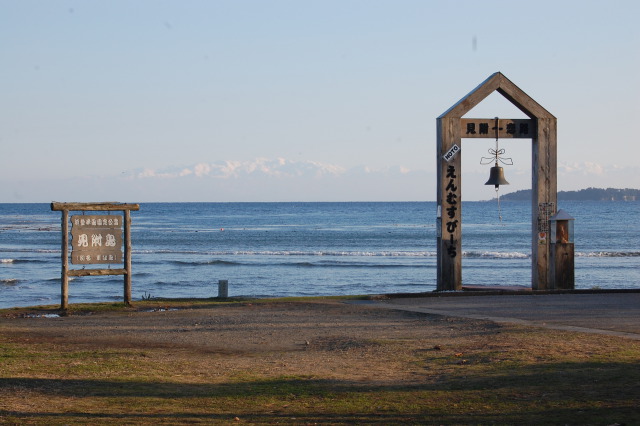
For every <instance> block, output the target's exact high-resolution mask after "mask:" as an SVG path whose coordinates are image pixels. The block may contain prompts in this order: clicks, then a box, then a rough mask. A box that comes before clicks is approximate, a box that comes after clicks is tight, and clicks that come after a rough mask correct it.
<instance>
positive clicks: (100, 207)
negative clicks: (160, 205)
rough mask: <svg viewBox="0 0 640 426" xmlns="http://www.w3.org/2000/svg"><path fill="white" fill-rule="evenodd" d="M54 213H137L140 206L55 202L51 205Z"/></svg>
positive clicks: (109, 203) (113, 203) (110, 203)
mask: <svg viewBox="0 0 640 426" xmlns="http://www.w3.org/2000/svg"><path fill="white" fill-rule="evenodd" d="M51 210H52V211H63V210H68V211H116V210H122V211H131V210H134V211H137V210H140V205H139V204H125V203H115V202H102V203H60V202H57V201H54V202H52V203H51Z"/></svg>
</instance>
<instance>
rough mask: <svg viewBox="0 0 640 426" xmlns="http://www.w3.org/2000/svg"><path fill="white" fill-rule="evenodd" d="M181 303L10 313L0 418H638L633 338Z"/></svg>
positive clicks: (295, 304) (379, 314)
mask: <svg viewBox="0 0 640 426" xmlns="http://www.w3.org/2000/svg"><path fill="white" fill-rule="evenodd" d="M147 306H149V305H148V304H147ZM189 306H191V308H188V307H189ZM165 307H166V306H165ZM181 307H182V309H180V310H168V311H167V310H164V311H155V312H140V311H132V310H128V309H121V308H119V309H116V310H114V311H105V312H98V313H94V314H92V315H72V316H69V317H62V318H23V317H22V315H21V312H16V311H9V312H5V317H4V318H2V319H0V333H1V334H0V336H1V337H0V392H1V395H2V399H0V422H4V423H9V424H12V423H19V424H25V423H26V424H74V423H75V424H87V423H120V424H152V423H153V424H176V423H227V422H232V423H252V424H256V423H258V424H259V423H267V424H271V423H290V424H310V423H311V424H312V423H324V424H326V423H329V424H332V423H333V424H341V423H360V424H362V423H364V424H370V423H384V424H394V423H395V424H407V423H408V424H412V423H413V424H484V423H494V422H495V423H498V424H614V423H618V424H622V423H626V424H634V423H637V421H638V419H639V415H638V414H637V408H636V407H637V406H638V405H639V403H640V385H639V384H640V372H639V371H638V360H639V359H640V357H639V356H640V344H639V342H637V341H632V340H625V339H622V338H616V337H605V336H598V335H590V334H582V333H570V332H559V331H549V330H546V329H536V328H526V327H518V326H505V325H497V324H494V323H490V322H483V321H475V320H465V319H457V318H447V317H440V316H432V315H423V314H416V313H408V312H396V311H387V310H376V309H373V308H369V307H364V306H356V305H348V304H344V303H341V302H339V301H327V300H324V301H307V302H305V301H292V302H275V303H251V302H244V303H241V304H225V305H221V304H206V305H203V306H193V305H186V304H182V306H181ZM198 308H199V309H198Z"/></svg>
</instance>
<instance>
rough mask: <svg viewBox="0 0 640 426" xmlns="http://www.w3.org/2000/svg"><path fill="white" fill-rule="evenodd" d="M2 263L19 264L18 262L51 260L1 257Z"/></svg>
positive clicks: (44, 261) (0, 261)
mask: <svg viewBox="0 0 640 426" xmlns="http://www.w3.org/2000/svg"><path fill="white" fill-rule="evenodd" d="M0 263H4V264H18V263H49V262H48V261H46V260H40V259H0Z"/></svg>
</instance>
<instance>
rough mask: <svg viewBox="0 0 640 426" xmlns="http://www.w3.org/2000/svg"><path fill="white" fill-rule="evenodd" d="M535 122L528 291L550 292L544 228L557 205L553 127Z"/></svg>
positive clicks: (542, 120) (553, 121)
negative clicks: (529, 281) (529, 285)
mask: <svg viewBox="0 0 640 426" xmlns="http://www.w3.org/2000/svg"><path fill="white" fill-rule="evenodd" d="M537 121H538V125H537V127H538V130H537V134H536V137H535V138H534V139H533V141H532V142H533V143H532V152H531V160H532V173H531V180H532V182H531V203H532V205H531V213H532V215H531V225H532V229H531V234H532V241H531V288H532V289H533V290H550V289H551V287H552V283H553V280H552V277H551V261H552V259H550V237H549V229H548V227H549V216H550V215H553V214H554V213H555V211H556V208H557V203H558V190H557V171H558V164H557V156H556V151H557V128H556V127H557V126H556V119H555V118H554V117H553V118H539V119H538V120H537ZM545 210H546V213H544V211H545Z"/></svg>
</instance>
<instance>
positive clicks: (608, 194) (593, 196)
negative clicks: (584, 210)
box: [500, 188, 640, 201]
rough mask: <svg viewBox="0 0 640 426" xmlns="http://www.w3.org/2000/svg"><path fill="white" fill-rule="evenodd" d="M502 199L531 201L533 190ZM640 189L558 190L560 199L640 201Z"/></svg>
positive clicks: (513, 193) (505, 196) (525, 190)
mask: <svg viewBox="0 0 640 426" xmlns="http://www.w3.org/2000/svg"><path fill="white" fill-rule="evenodd" d="M500 200H502V201H530V200H531V190H530V189H523V190H521V191H516V192H510V193H509V194H504V195H501V196H500ZM639 200H640V189H629V188H626V189H616V188H606V189H604V188H587V189H581V190H579V191H558V201H639Z"/></svg>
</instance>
